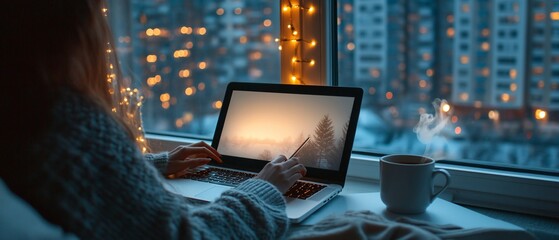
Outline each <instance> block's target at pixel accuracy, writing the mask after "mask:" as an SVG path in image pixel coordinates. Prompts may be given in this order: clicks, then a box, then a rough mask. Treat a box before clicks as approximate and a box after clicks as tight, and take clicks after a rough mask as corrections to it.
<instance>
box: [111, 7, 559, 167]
mask: <svg viewBox="0 0 559 240" xmlns="http://www.w3.org/2000/svg"><path fill="white" fill-rule="evenodd" d="M555 2H556V1H549V0H534V1H523V0H506V1H505V0H494V1H485V0H441V1H435V0H413V1H407V0H391V1H360V0H338V1H337V12H338V16H337V18H338V19H337V21H335V22H337V25H338V33H337V34H338V72H339V78H338V79H339V80H338V83H339V85H342V86H357V87H361V88H363V89H364V92H365V96H364V99H363V104H362V111H361V115H360V119H359V125H358V129H357V134H356V137H355V144H354V149H355V150H361V151H366V152H375V153H402V152H405V153H412V154H425V155H428V156H431V157H434V158H437V159H447V160H456V161H461V162H466V161H471V160H475V161H480V162H484V163H499V164H505V165H508V166H515V167H520V168H530V169H542V170H548V171H557V170H559V160H558V159H559V137H557V136H559V60H557V59H559V57H558V55H559V34H556V33H558V32H559V8H557V7H556V5H557V4H552V3H555ZM279 12H280V6H279V2H278V1H273V0H258V1H248V0H246V1H242V0H218V1H198V0H195V1H187V0H127V1H110V8H109V18H110V20H111V24H112V27H113V31H114V32H115V35H116V50H117V52H118V54H119V56H120V61H121V63H122V66H123V69H124V70H126V76H128V77H131V78H132V79H135V80H137V81H138V82H140V83H141V86H142V91H143V93H144V97H145V102H144V107H143V112H142V113H143V119H144V127H145V129H146V130H147V131H149V132H168V133H174V134H193V135H198V136H202V137H205V138H211V136H212V135H213V129H214V127H215V123H216V121H217V116H218V114H219V110H220V107H221V98H222V95H223V93H224V90H225V86H226V84H227V83H228V82H230V81H254V82H271V83H279V82H280V79H279V78H280V69H279V61H280V55H279V54H280V51H279V50H278V44H277V43H276V42H275V41H274V39H275V38H277V37H278V36H279ZM527 36H528V37H527Z"/></svg>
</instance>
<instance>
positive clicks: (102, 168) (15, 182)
mask: <svg viewBox="0 0 559 240" xmlns="http://www.w3.org/2000/svg"><path fill="white" fill-rule="evenodd" d="M74 101H75V99H65V101H64V104H62V106H60V107H59V108H58V110H57V111H56V112H54V113H53V116H51V117H52V118H53V123H52V125H53V126H52V128H51V129H50V131H47V134H45V135H43V136H41V137H38V138H37V139H35V141H34V143H33V144H32V146H29V149H28V151H26V152H23V153H22V155H21V156H20V158H21V159H18V160H17V161H15V164H19V166H17V167H18V168H14V171H10V172H13V174H8V175H6V176H3V177H6V178H5V182H6V183H7V185H9V186H10V188H11V189H12V190H13V191H14V192H15V193H16V194H18V195H19V196H21V197H22V198H23V199H24V200H26V201H27V202H29V203H30V205H32V206H33V207H34V208H35V209H36V210H37V211H38V212H39V213H40V214H41V215H43V217H44V218H45V219H47V220H48V221H49V222H51V223H53V224H56V225H59V226H61V227H62V228H63V229H64V231H66V232H70V233H73V234H75V235H76V236H78V237H79V238H85V239H134V238H137V239H205V238H212V239H278V238H283V237H285V234H286V232H287V228H288V219H287V216H286V213H285V203H284V200H283V198H282V196H281V194H280V193H279V192H278V191H277V190H276V188H275V187H273V186H272V185H271V184H269V183H267V182H264V181H261V180H249V181H246V182H245V183H243V184H241V185H240V186H238V187H237V188H234V189H231V190H228V191H226V192H224V193H223V194H222V196H221V197H220V198H218V199H217V200H216V201H215V202H213V203H211V204H207V205H203V206H194V205H191V204H189V203H188V201H187V200H186V199H185V198H183V197H181V196H178V195H175V194H173V193H170V192H168V191H166V190H165V189H164V187H163V184H162V181H161V176H160V174H158V173H157V171H156V170H155V168H153V167H152V166H150V164H148V163H147V162H146V161H145V160H144V159H143V156H142V155H141V153H140V152H139V150H138V149H137V147H136V146H135V144H134V142H133V140H132V139H131V138H130V137H128V136H126V134H125V133H124V131H123V130H122V128H121V127H120V125H119V124H117V123H116V122H115V121H114V120H113V119H112V118H110V116H109V115H108V114H107V113H105V112H103V111H100V110H99V109H96V108H93V107H91V106H89V105H87V104H76V103H75V102H74ZM78 123H79V124H78ZM15 169H26V171H28V172H32V173H33V174H19V173H20V171H16V170H15Z"/></svg>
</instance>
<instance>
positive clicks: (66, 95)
mask: <svg viewBox="0 0 559 240" xmlns="http://www.w3.org/2000/svg"><path fill="white" fill-rule="evenodd" d="M52 103H53V104H52V108H51V110H50V112H49V116H47V118H48V119H50V120H49V122H50V124H49V126H48V128H47V131H45V132H44V133H45V134H44V135H43V136H42V137H41V138H42V139H43V140H45V141H56V140H58V141H63V142H64V143H65V144H66V145H69V147H70V146H72V147H77V148H82V149H83V148H85V147H88V148H90V147H94V146H96V145H98V146H107V145H111V144H115V146H120V147H124V146H126V148H131V146H134V145H133V143H131V142H130V137H128V135H127V133H126V131H125V130H124V128H123V127H122V126H121V125H120V124H119V123H118V122H117V121H116V120H115V118H114V117H113V116H111V114H112V113H111V112H108V111H106V110H104V109H103V108H101V107H100V106H99V105H98V104H96V103H95V102H94V101H93V100H91V99H89V98H87V97H85V96H83V95H81V94H80V93H79V92H74V91H71V90H66V89H62V90H59V91H58V93H57V96H56V98H55V99H54V100H53V101H52ZM90 150H92V149H90Z"/></svg>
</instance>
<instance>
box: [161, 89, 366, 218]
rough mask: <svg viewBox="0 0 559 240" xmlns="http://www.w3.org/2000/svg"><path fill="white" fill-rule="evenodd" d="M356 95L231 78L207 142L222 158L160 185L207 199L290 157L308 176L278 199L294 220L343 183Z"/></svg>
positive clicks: (349, 91) (357, 106) (358, 99)
mask: <svg viewBox="0 0 559 240" xmlns="http://www.w3.org/2000/svg"><path fill="white" fill-rule="evenodd" d="M362 96H363V90H362V89H361V88H353V87H332V86H303V85H285V84H267V83H246V82H231V83H229V84H228V86H227V89H226V91H225V97H224V99H223V104H222V108H221V111H220V115H219V118H218V121H217V125H216V129H215V134H214V136H213V140H212V147H214V148H215V149H217V151H218V152H220V153H221V154H222V159H223V163H221V164H220V163H214V162H213V161H212V163H210V164H208V165H206V166H203V167H200V168H197V169H193V170H191V171H189V172H188V173H187V174H186V175H185V176H184V177H181V178H178V179H169V180H166V183H167V184H166V185H167V186H166V188H167V189H168V190H170V191H172V192H175V193H178V194H181V195H183V196H186V197H188V198H191V199H198V200H202V201H207V202H211V201H213V200H215V199H216V198H218V197H219V196H220V195H221V193H222V192H223V191H226V190H227V189H230V188H232V187H235V186H236V185H238V184H240V183H241V182H242V181H244V180H246V179H249V178H252V177H254V176H256V174H257V173H258V172H259V171H260V170H261V169H262V168H263V167H264V165H265V164H266V163H268V162H269V161H270V160H272V159H274V158H275V157H276V156H278V155H280V154H282V155H285V156H286V157H291V156H295V157H298V158H299V162H300V163H302V164H303V165H305V167H306V168H307V174H306V176H305V177H303V178H302V179H301V180H299V181H298V182H296V183H295V184H294V185H293V186H292V187H291V188H290V189H289V190H288V191H287V192H286V193H285V194H284V197H285V200H286V203H287V208H286V210H287V216H288V217H289V219H290V220H291V221H292V222H294V223H299V222H301V221H303V220H304V219H305V218H307V217H308V216H309V215H310V214H311V213H313V212H314V211H316V210H317V209H319V208H320V207H321V206H323V205H324V204H326V203H327V202H328V201H330V200H331V199H332V198H334V197H335V196H336V195H338V194H339V193H340V192H341V191H342V188H343V187H344V183H345V178H346V174H347V168H348V164H349V159H350V155H351V150H352V146H353V139H354V137H355V129H356V126H357V119H358V117H359V111H360V107H361V99H362Z"/></svg>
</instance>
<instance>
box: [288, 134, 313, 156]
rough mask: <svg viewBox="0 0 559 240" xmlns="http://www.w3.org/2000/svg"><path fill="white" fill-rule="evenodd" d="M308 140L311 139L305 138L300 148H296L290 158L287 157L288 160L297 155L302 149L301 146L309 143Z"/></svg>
mask: <svg viewBox="0 0 559 240" xmlns="http://www.w3.org/2000/svg"><path fill="white" fill-rule="evenodd" d="M309 139H311V137H307V139H306V140H305V141H304V142H303V143H302V144H301V146H299V148H297V150H295V152H294V153H293V154H291V157H289V158H288V159H291V158H292V157H295V155H296V154H297V153H299V151H300V150H301V148H303V146H305V144H306V143H307V142H308V141H309Z"/></svg>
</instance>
